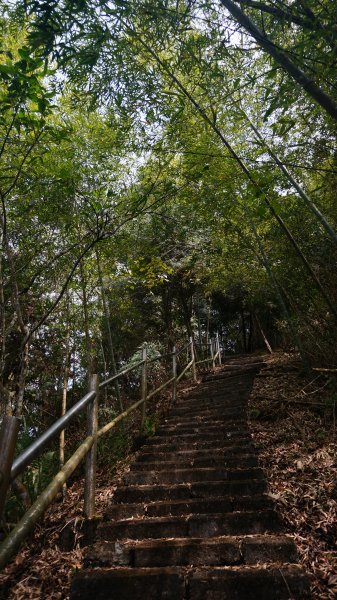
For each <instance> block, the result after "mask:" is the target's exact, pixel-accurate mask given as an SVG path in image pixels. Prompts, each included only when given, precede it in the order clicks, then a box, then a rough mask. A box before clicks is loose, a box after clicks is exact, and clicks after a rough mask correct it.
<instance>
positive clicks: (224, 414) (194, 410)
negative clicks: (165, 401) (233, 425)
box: [170, 402, 247, 419]
mask: <svg viewBox="0 0 337 600" xmlns="http://www.w3.org/2000/svg"><path fill="white" fill-rule="evenodd" d="M192 415H193V416H195V417H204V416H210V417H212V416H217V415H219V416H221V418H223V419H225V418H228V419H230V418H231V417H236V418H239V419H244V418H245V417H246V416H247V405H246V404H245V405H243V404H242V405H237V406H224V405H223V403H222V402H217V403H216V404H215V403H214V404H212V405H211V404H207V405H205V406H201V407H200V406H198V405H197V404H195V406H184V405H183V404H179V405H177V406H176V407H175V408H174V409H173V410H172V411H171V413H170V416H171V417H184V416H190V417H191V418H192Z"/></svg>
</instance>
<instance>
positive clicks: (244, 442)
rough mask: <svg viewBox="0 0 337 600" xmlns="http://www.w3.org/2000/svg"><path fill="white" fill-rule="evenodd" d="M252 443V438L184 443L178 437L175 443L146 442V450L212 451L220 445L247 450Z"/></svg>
mask: <svg viewBox="0 0 337 600" xmlns="http://www.w3.org/2000/svg"><path fill="white" fill-rule="evenodd" d="M251 443H252V438H251V437H250V436H249V437H248V436H247V437H235V438H227V439H225V438H221V439H211V440H203V439H199V438H197V439H196V440H193V441H184V440H181V439H180V438H179V437H178V439H176V440H175V441H174V440H173V441H172V440H171V441H167V442H165V440H163V441H160V440H159V439H157V438H156V439H155V440H154V438H152V439H150V440H147V442H146V448H147V449H149V450H151V451H152V452H176V451H181V450H194V449H202V448H207V449H209V450H210V451H212V450H213V449H215V448H218V447H219V446H220V445H221V446H222V447H223V448H224V449H225V448H226V447H231V446H234V445H235V446H237V447H240V448H249V446H250V444H251Z"/></svg>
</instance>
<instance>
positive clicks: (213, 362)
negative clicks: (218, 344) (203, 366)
mask: <svg viewBox="0 0 337 600" xmlns="http://www.w3.org/2000/svg"><path fill="white" fill-rule="evenodd" d="M209 347H210V351H211V359H212V367H213V369H215V360H214V348H213V340H212V338H211V339H210V340H209Z"/></svg>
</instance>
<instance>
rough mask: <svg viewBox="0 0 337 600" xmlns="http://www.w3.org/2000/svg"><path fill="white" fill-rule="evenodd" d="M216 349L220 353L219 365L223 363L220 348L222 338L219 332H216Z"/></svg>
mask: <svg viewBox="0 0 337 600" xmlns="http://www.w3.org/2000/svg"><path fill="white" fill-rule="evenodd" d="M216 351H217V353H218V360H219V365H221V350H220V340H219V332H218V331H217V332H216Z"/></svg>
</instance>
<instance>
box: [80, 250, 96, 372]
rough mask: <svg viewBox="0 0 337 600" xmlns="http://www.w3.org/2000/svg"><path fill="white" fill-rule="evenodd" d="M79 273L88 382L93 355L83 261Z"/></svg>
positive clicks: (91, 370)
mask: <svg viewBox="0 0 337 600" xmlns="http://www.w3.org/2000/svg"><path fill="white" fill-rule="evenodd" d="M80 274H81V287H82V307H83V315H84V334H85V348H86V362H87V369H88V374H87V376H88V383H89V381H90V379H91V375H92V374H93V356H92V341H91V336H90V327H89V311H88V296H87V286H86V280H85V276H84V268H83V262H82V261H81V262H80Z"/></svg>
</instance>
